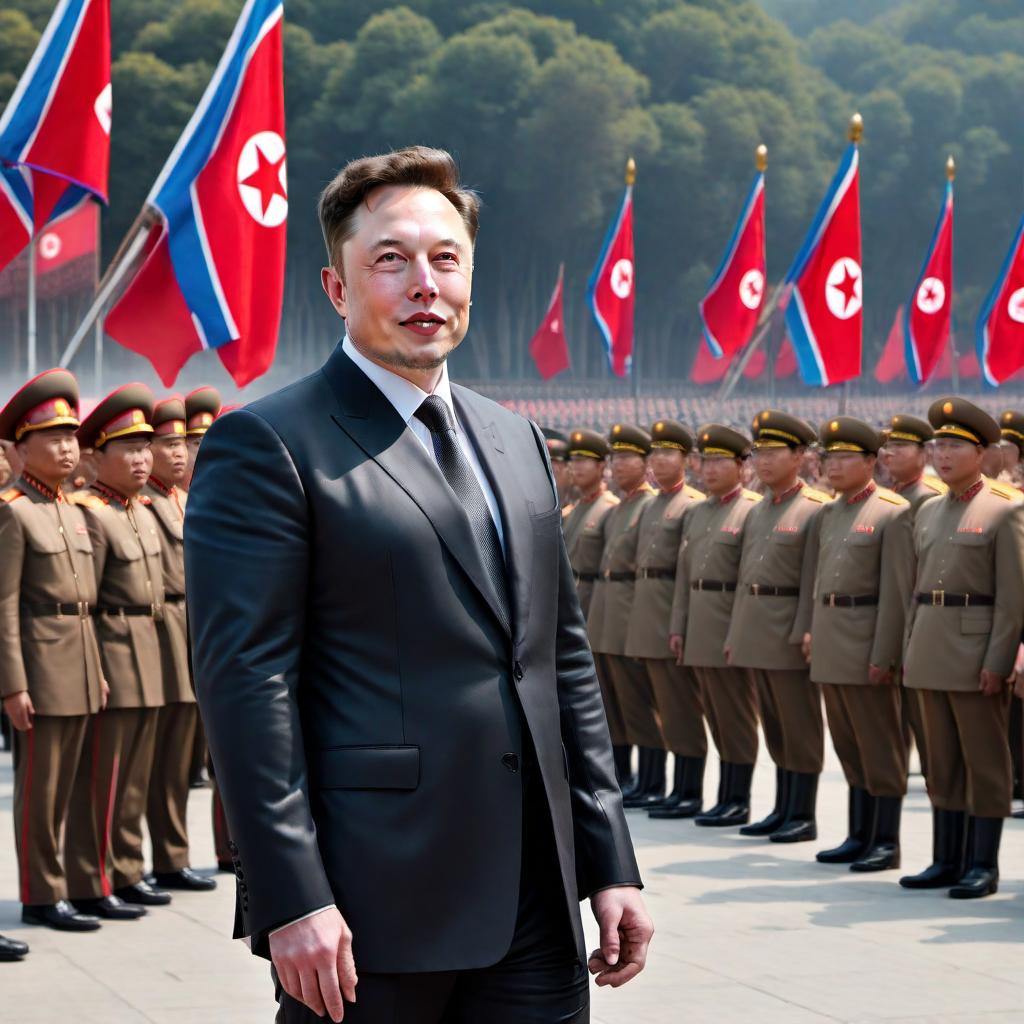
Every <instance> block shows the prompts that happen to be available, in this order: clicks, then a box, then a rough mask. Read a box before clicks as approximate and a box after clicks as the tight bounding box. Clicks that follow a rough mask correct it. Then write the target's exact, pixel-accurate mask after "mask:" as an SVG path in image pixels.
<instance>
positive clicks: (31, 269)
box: [28, 238, 36, 380]
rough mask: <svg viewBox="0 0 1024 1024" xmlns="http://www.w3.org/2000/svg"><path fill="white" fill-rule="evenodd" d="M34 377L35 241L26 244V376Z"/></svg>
mask: <svg viewBox="0 0 1024 1024" xmlns="http://www.w3.org/2000/svg"><path fill="white" fill-rule="evenodd" d="M35 375H36V240H35V239H34V238H33V239H32V241H30V242H29V243H28V376H29V379H30V380H31V379H32V378H33V377H34V376H35Z"/></svg>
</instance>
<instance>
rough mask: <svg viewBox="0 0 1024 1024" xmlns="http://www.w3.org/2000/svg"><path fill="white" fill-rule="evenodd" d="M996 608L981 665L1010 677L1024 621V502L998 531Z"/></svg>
mask: <svg viewBox="0 0 1024 1024" xmlns="http://www.w3.org/2000/svg"><path fill="white" fill-rule="evenodd" d="M995 561H996V565H995V570H996V572H995V577H996V592H995V599H996V603H995V609H994V613H993V616H992V633H991V635H990V637H989V642H988V650H987V651H986V652H985V661H984V664H983V665H982V667H983V668H984V669H987V670H988V671H989V672H998V673H999V675H1001V676H1003V677H1004V678H1009V676H1010V673H1011V672H1012V671H1013V663H1014V660H1015V658H1016V655H1017V647H1018V645H1019V644H1020V634H1021V623H1022V622H1024V505H1017V506H1015V507H1014V508H1013V509H1011V511H1010V512H1009V514H1008V515H1006V516H1004V518H1003V521H1002V523H1000V525H999V529H998V530H997V532H996V550H995Z"/></svg>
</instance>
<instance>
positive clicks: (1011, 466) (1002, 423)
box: [999, 409, 1024, 488]
mask: <svg viewBox="0 0 1024 1024" xmlns="http://www.w3.org/2000/svg"><path fill="white" fill-rule="evenodd" d="M999 433H1000V435H1001V437H1002V439H1003V444H1004V445H1005V451H1006V461H1005V462H1004V464H1003V468H1004V469H1005V470H1006V472H1007V473H1008V474H1009V478H1010V481H1011V483H1013V485H1014V487H1017V488H1020V487H1021V483H1022V480H1021V459H1022V458H1024V412H1015V411H1014V410H1013V409H1008V410H1007V411H1006V412H1004V413H1002V415H1000V417H999Z"/></svg>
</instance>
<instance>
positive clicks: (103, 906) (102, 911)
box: [71, 896, 147, 921]
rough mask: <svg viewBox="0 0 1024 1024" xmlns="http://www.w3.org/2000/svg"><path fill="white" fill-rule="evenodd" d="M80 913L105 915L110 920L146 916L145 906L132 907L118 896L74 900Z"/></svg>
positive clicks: (134, 919)
mask: <svg viewBox="0 0 1024 1024" xmlns="http://www.w3.org/2000/svg"><path fill="white" fill-rule="evenodd" d="M71 902H72V903H73V904H74V907H75V910H77V911H78V912H79V913H80V914H91V915H92V916H93V917H105V918H106V919H107V920H108V921H137V920H138V919H139V918H140V917H145V916H146V914H147V910H146V908H145V907H132V906H129V904H127V903H125V901H124V900H122V899H121V898H120V897H118V896H100V897H98V898H97V899H88V900H72V901H71Z"/></svg>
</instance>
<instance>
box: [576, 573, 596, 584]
mask: <svg viewBox="0 0 1024 1024" xmlns="http://www.w3.org/2000/svg"><path fill="white" fill-rule="evenodd" d="M600 575H601V574H600V573H597V572H574V573H573V574H572V578H573V579H574V580H575V581H576V582H577V583H594V582H595V581H596V580H597V579H598V578H599V577H600Z"/></svg>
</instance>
